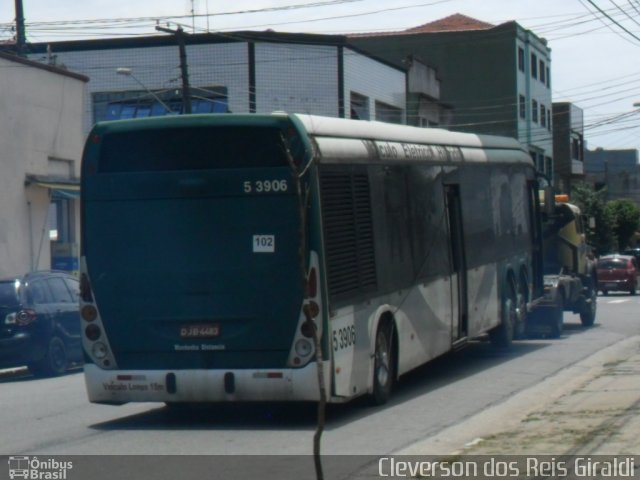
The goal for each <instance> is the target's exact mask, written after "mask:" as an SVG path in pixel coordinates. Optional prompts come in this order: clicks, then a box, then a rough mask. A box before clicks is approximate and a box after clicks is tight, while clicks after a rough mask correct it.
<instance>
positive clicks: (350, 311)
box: [81, 113, 542, 404]
mask: <svg viewBox="0 0 640 480" xmlns="http://www.w3.org/2000/svg"><path fill="white" fill-rule="evenodd" d="M81 205H82V208H81V211H82V243H81V245H82V247H81V248H82V253H81V317H82V330H83V345H84V350H85V359H86V365H85V379H86V384H87V389H88V395H89V399H90V401H92V402H97V403H107V404H122V403H125V402H153V401H157V402H165V403H167V404H175V403H181V402H189V403H191V402H233V401H316V400H318V399H319V396H320V389H319V380H318V370H319V366H318V365H321V366H322V369H321V370H322V371H323V372H324V383H325V385H326V388H327V397H328V398H327V399H328V401H329V402H334V403H337V402H344V401H347V400H350V399H353V398H355V397H358V396H360V395H369V396H370V398H371V399H372V400H373V401H374V402H376V403H383V402H385V401H386V400H387V399H388V397H389V395H390V392H391V387H392V385H393V384H394V382H395V381H397V380H398V378H399V377H400V376H401V375H402V374H404V373H406V372H408V371H410V370H412V369H414V368H416V367H418V366H420V365H423V364H425V363H426V362H428V361H430V360H432V359H434V358H435V357H438V356H439V355H442V354H444V353H446V352H449V351H451V350H453V349H456V348H458V347H460V346H462V345H463V344H465V343H466V342H467V341H469V340H471V339H476V338H478V337H481V336H485V335H488V337H489V339H490V340H491V342H493V343H494V344H496V345H497V346H498V347H505V346H508V345H509V344H510V343H511V341H512V339H513V338H514V335H516V334H517V333H518V331H519V330H520V328H521V324H522V323H523V320H524V317H525V311H526V306H527V303H528V302H530V301H531V299H532V296H534V295H536V294H537V293H536V292H535V290H536V289H539V288H540V284H541V275H542V273H541V272H540V271H539V268H537V267H536V265H539V263H538V260H539V259H538V260H536V256H537V255H539V254H540V245H539V244H540V241H541V235H540V226H539V221H538V218H539V202H538V195H537V184H536V173H535V169H534V166H533V163H532V161H531V158H530V157H529V155H528V154H527V153H526V152H525V151H523V149H522V148H521V147H520V145H519V144H518V143H517V142H516V141H515V140H511V139H507V138H502V137H494V136H478V135H473V134H463V133H453V132H448V131H445V130H440V129H425V128H417V127H408V126H402V125H394V124H387V123H380V122H367V121H358V120H345V119H336V118H326V117H319V116H310V115H294V114H285V113H274V114H271V115H256V114H251V115H240V114H220V115H215V114H213V115H184V116H167V117H162V118H146V119H135V120H122V121H113V122H103V123H98V124H96V126H95V127H94V128H93V130H92V132H91V133H90V135H89V137H88V139H87V144H86V147H85V152H84V155H83V163H82V184H81ZM307 317H310V319H311V321H312V322H313V324H314V325H315V327H314V326H313V325H312V326H311V327H310V324H309V318H307ZM314 330H315V332H316V333H317V335H318V336H319V338H320V342H319V345H320V349H321V357H320V356H317V355H316V353H317V352H316V343H315V342H314V340H313V339H314V338H315V337H314ZM320 358H321V359H322V362H321V363H319V362H317V360H319V359H320Z"/></svg>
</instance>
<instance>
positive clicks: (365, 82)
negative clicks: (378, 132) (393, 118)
mask: <svg viewBox="0 0 640 480" xmlns="http://www.w3.org/2000/svg"><path fill="white" fill-rule="evenodd" d="M406 84H407V83H406V73H405V72H404V71H402V70H398V69H396V68H391V67H389V66H388V65H385V64H384V63H381V62H378V61H377V60H374V59H372V58H370V57H367V56H366V55H363V54H361V53H358V52H356V51H354V50H351V49H348V48H345V49H344V99H345V117H347V118H349V117H350V115H349V108H348V107H349V102H350V94H351V92H356V93H359V94H361V95H365V96H367V97H369V102H370V103H369V112H371V120H375V118H376V108H375V100H378V101H380V102H383V103H386V104H388V105H391V106H394V107H397V108H400V109H402V110H403V123H406V104H407V94H406V90H407V86H406Z"/></svg>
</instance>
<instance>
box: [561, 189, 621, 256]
mask: <svg viewBox="0 0 640 480" xmlns="http://www.w3.org/2000/svg"><path fill="white" fill-rule="evenodd" d="M605 195H606V189H602V190H597V191H596V190H595V189H594V188H593V186H592V185H589V184H587V183H579V184H577V185H575V186H574V187H573V188H572V190H571V197H572V202H573V203H575V204H576V205H577V206H578V207H580V210H581V211H582V214H583V216H584V217H585V218H586V219H589V218H593V219H594V220H595V229H589V228H588V229H587V243H588V244H590V245H591V246H593V247H594V248H595V249H596V251H597V253H598V254H604V253H609V252H611V251H612V249H614V248H615V244H616V239H615V237H614V230H613V229H614V226H615V218H614V216H613V212H612V211H611V210H608V209H607V208H606V202H605Z"/></svg>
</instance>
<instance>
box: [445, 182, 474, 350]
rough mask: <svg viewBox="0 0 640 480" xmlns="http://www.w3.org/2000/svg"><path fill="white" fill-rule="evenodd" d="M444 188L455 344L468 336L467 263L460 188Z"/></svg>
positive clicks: (449, 186) (453, 186)
mask: <svg viewBox="0 0 640 480" xmlns="http://www.w3.org/2000/svg"><path fill="white" fill-rule="evenodd" d="M444 188H445V195H446V208H447V219H448V223H449V252H450V258H451V272H452V280H451V282H452V291H453V294H452V297H453V298H452V302H453V306H454V308H453V316H454V317H453V328H452V336H453V340H454V342H455V341H458V340H464V339H465V338H466V337H467V334H468V323H469V303H468V300H467V298H468V296H467V262H466V257H465V248H464V232H463V226H462V206H461V201H460V186H459V185H445V186H444ZM456 307H457V308H456ZM456 311H457V315H456Z"/></svg>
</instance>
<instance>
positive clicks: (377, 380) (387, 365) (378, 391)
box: [371, 322, 395, 405]
mask: <svg viewBox="0 0 640 480" xmlns="http://www.w3.org/2000/svg"><path fill="white" fill-rule="evenodd" d="M394 379H395V359H394V349H393V323H392V322H382V323H381V324H380V326H379V327H378V331H377V332H376V343H375V352H374V355H373V393H372V394H371V401H372V403H373V404H374V405H383V404H385V403H387V401H388V400H389V398H390V397H391V390H392V387H393V383H394Z"/></svg>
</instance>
